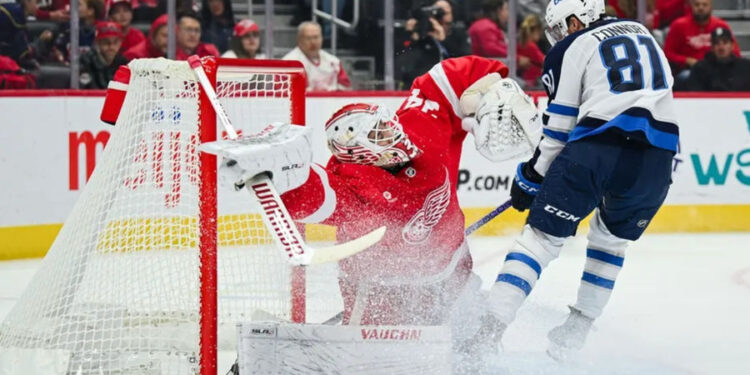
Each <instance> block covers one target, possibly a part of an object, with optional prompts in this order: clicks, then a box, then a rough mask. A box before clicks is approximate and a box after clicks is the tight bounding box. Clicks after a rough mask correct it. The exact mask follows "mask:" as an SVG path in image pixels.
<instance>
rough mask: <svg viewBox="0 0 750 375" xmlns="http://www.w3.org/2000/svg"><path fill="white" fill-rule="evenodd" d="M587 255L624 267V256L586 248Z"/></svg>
mask: <svg viewBox="0 0 750 375" xmlns="http://www.w3.org/2000/svg"><path fill="white" fill-rule="evenodd" d="M586 256H587V257H589V258H591V259H596V260H599V261H602V262H604V263H609V264H611V265H614V266H618V267H622V262H623V260H624V259H623V257H618V256H617V255H612V254H610V253H606V252H604V251H601V250H596V249H586Z"/></svg>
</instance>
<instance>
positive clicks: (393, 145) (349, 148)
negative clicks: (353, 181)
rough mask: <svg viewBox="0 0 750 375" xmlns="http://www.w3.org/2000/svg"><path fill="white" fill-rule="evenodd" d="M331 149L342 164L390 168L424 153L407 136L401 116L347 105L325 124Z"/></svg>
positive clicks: (374, 107)
mask: <svg viewBox="0 0 750 375" xmlns="http://www.w3.org/2000/svg"><path fill="white" fill-rule="evenodd" d="M326 137H327V138H328V148H330V149H331V152H332V153H333V156H334V157H336V159H338V160H339V161H340V162H342V163H354V164H365V165H375V166H378V167H390V166H395V165H398V164H401V163H406V162H408V161H409V160H412V159H414V158H415V157H417V156H418V155H419V154H420V153H421V151H420V150H419V149H418V148H417V147H416V146H415V145H414V144H413V143H411V141H409V138H408V137H407V136H406V134H404V129H403V127H402V126H401V123H399V122H398V116H396V115H395V114H394V113H393V112H391V111H390V110H388V109H387V108H385V107H381V106H378V105H374V104H365V103H355V104H347V105H345V106H343V107H342V108H341V109H339V110H338V111H336V113H334V114H333V116H331V118H330V119H329V120H328V121H327V122H326Z"/></svg>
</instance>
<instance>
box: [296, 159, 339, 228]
mask: <svg viewBox="0 0 750 375" xmlns="http://www.w3.org/2000/svg"><path fill="white" fill-rule="evenodd" d="M310 169H311V171H312V172H315V174H317V175H318V177H319V178H320V184H321V185H323V197H324V198H323V204H321V205H320V207H318V209H317V210H315V212H313V213H312V214H310V216H308V217H306V218H304V219H301V220H299V221H300V222H302V223H308V224H311V223H320V222H322V221H323V220H325V219H328V218H329V217H330V216H331V215H333V211H334V210H336V192H335V191H334V190H333V189H332V188H331V183H330V182H329V181H328V172H326V170H325V169H323V167H321V166H319V165H317V164H312V165H310Z"/></svg>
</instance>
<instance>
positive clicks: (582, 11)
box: [544, 0, 604, 45]
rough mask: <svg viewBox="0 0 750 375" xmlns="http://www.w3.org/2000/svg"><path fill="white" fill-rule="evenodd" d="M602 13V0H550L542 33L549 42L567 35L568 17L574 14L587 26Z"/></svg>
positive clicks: (553, 43)
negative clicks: (545, 25)
mask: <svg viewBox="0 0 750 375" xmlns="http://www.w3.org/2000/svg"><path fill="white" fill-rule="evenodd" d="M603 14H604V0H551V1H550V2H549V4H548V5H547V12H546V13H545V15H544V20H545V21H546V22H547V28H546V29H545V31H544V33H545V34H546V35H547V39H548V40H549V42H550V44H552V45H555V43H557V42H559V41H561V40H563V39H565V37H566V36H568V19H569V18H570V17H571V16H575V17H576V18H578V20H579V21H581V23H582V24H583V26H584V27H589V26H590V25H591V24H592V23H594V22H595V21H597V20H599V19H600V18H601V17H602V15H603Z"/></svg>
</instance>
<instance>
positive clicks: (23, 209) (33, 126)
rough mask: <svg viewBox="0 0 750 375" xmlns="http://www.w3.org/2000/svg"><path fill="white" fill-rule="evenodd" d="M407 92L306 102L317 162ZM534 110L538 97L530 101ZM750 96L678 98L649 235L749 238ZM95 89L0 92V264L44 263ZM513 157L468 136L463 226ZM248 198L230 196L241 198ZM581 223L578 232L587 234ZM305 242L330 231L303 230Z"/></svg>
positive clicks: (97, 127) (96, 125)
mask: <svg viewBox="0 0 750 375" xmlns="http://www.w3.org/2000/svg"><path fill="white" fill-rule="evenodd" d="M406 95H407V93H405V92H351V93H341V94H326V95H311V96H310V97H308V99H307V124H308V125H309V126H314V127H315V132H314V140H313V142H314V143H315V144H319V145H320V147H317V148H316V149H315V152H316V154H315V160H316V161H317V162H320V163H324V162H325V160H326V159H327V158H328V156H329V154H328V150H327V148H326V147H325V146H324V145H325V138H324V133H323V126H322V124H323V123H324V122H325V120H327V119H328V117H329V116H330V115H331V114H332V113H333V112H334V111H335V110H336V109H338V108H339V107H340V106H341V105H343V104H346V103H350V102H353V101H364V102H375V103H381V104H383V105H386V106H389V107H391V108H393V109H396V108H398V106H399V105H400V103H401V102H402V101H403V99H404V98H405V97H406ZM536 99H538V101H539V102H540V106H544V103H545V102H546V98H544V97H537V98H536ZM748 99H750V94H724V95H705V94H701V95H682V96H678V99H677V100H676V106H677V108H676V109H677V116H678V121H679V124H680V132H681V134H680V150H679V153H678V154H677V155H676V156H675V162H674V168H673V171H674V172H673V185H672V188H671V191H670V194H669V196H668V198H667V203H666V206H665V207H663V208H662V210H661V211H660V212H659V214H658V215H657V217H656V218H655V219H654V221H653V223H652V224H651V226H650V227H649V232H652V233H654V232H704V231H750V220H748V218H750V101H748ZM102 102H103V92H80V91H79V92H75V91H38V92H25V93H24V92H8V93H1V94H0V113H3V124H4V125H5V126H4V130H3V134H2V136H1V137H0V175H2V176H3V184H2V192H3V194H1V195H0V212H1V213H2V214H1V215H0V259H12V258H23V257H34V256H42V255H43V254H44V253H45V252H46V250H47V248H48V247H49V245H50V244H51V243H52V240H54V237H55V236H56V234H57V232H58V231H59V229H60V227H61V226H62V223H63V222H64V221H65V218H66V217H67V215H68V214H69V213H70V210H71V209H72V207H73V204H74V203H75V201H76V200H77V198H78V196H79V195H80V193H81V190H82V188H83V186H84V185H85V182H86V178H87V176H88V175H89V174H90V171H91V170H93V168H94V167H95V165H96V160H97V157H98V156H99V155H100V153H101V150H102V149H103V146H104V144H106V142H107V140H108V138H109V134H110V133H109V132H110V131H111V127H109V126H108V125H105V124H103V123H102V122H100V121H99V119H98V117H99V111H100V108H101V104H102ZM517 163H518V160H513V161H508V162H504V163H496V164H493V163H491V162H489V161H486V160H485V159H484V158H482V157H481V156H480V155H479V154H478V153H477V152H476V151H475V150H474V145H473V139H472V138H471V136H469V137H467V139H466V141H465V143H464V154H463V158H462V160H461V171H460V173H459V184H458V191H459V200H460V202H461V206H462V207H463V208H464V212H465V214H466V217H467V223H471V222H473V221H474V220H477V219H478V218H480V217H481V216H482V215H484V214H485V213H487V212H489V211H490V210H491V209H492V208H494V205H498V204H500V203H502V202H503V201H505V200H506V199H507V197H508V193H509V188H510V184H511V182H512V178H513V175H514V174H515V167H516V164H517ZM244 198H246V197H242V198H240V197H239V196H238V197H237V199H244ZM524 217H525V215H523V214H519V213H517V212H515V211H513V210H510V211H509V212H506V213H504V214H503V215H502V216H500V217H499V218H498V219H496V220H494V221H492V222H491V223H489V224H487V225H486V226H485V227H483V228H482V229H480V230H479V231H478V234H480V235H496V234H505V233H514V232H517V231H518V230H519V228H520V227H521V225H522V224H523V220H524ZM585 225H586V223H584V225H583V226H582V229H583V228H585ZM308 235H309V237H310V238H311V239H321V240H328V239H332V236H333V230H332V229H331V228H322V227H320V226H309V227H308Z"/></svg>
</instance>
